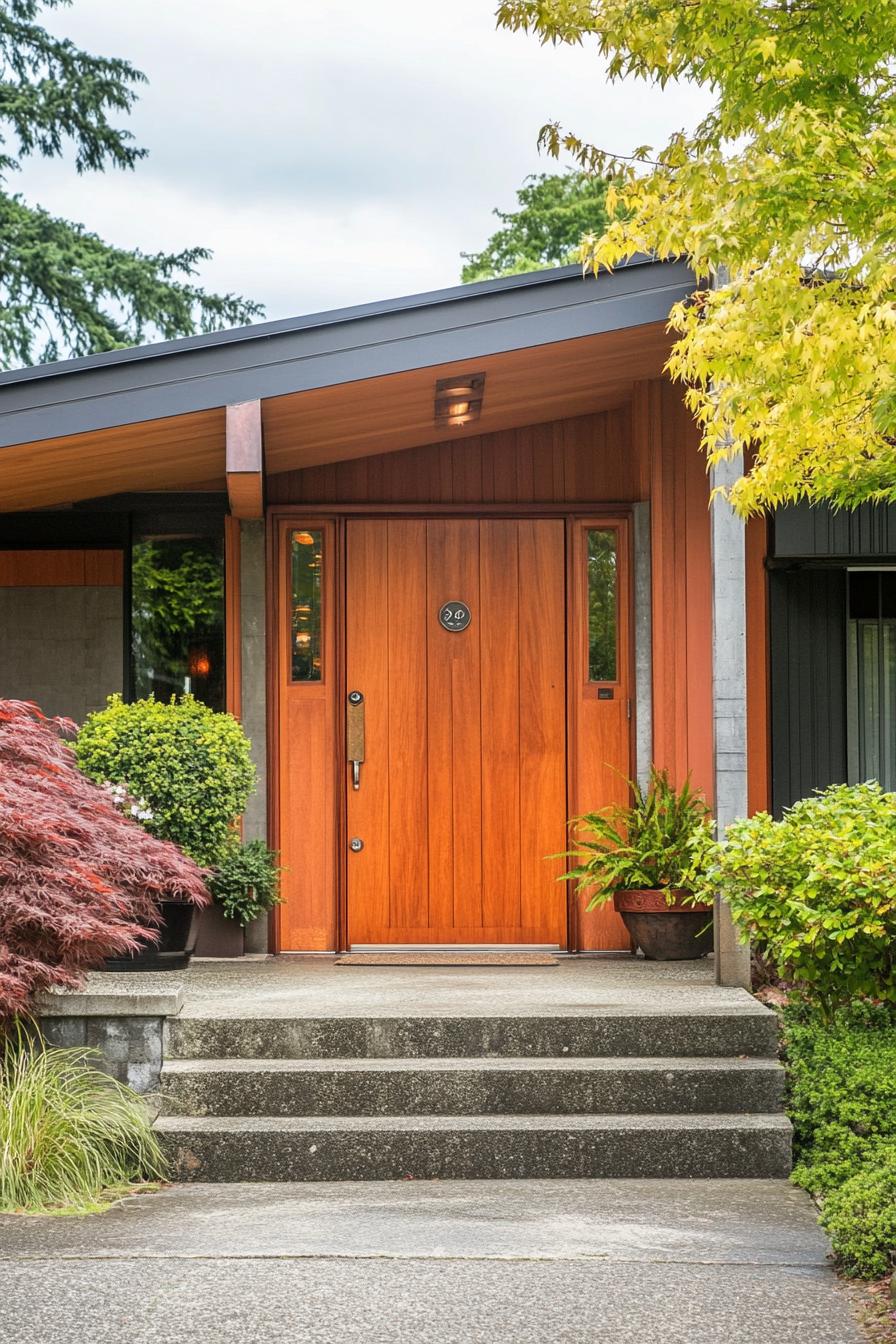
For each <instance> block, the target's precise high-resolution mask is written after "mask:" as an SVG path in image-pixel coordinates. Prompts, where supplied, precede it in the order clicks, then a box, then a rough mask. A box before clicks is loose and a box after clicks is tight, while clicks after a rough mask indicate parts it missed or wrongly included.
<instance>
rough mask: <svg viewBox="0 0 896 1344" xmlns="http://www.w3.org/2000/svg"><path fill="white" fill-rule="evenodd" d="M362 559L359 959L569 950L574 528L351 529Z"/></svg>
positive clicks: (357, 594)
mask: <svg viewBox="0 0 896 1344" xmlns="http://www.w3.org/2000/svg"><path fill="white" fill-rule="evenodd" d="M346 545H347V567H346V584H347V589H346V678H347V679H346V691H347V693H351V692H352V691H358V692H360V693H361V694H362V695H363V697H364V700H363V705H364V716H365V724H364V727H365V743H364V762H363V764H362V765H361V768H360V778H359V787H358V788H357V789H355V788H354V787H353V780H352V768H351V766H350V764H349V763H348V762H347V763H346V771H347V773H348V775H349V779H348V815H347V823H348V824H347V839H348V841H349V845H350V848H349V854H348V860H347V869H348V925H349V927H348V934H349V941H350V943H351V944H353V945H355V946H357V945H359V944H386V943H391V944H415V943H421V944H433V943H435V944H439V943H441V944H477V943H478V944H514V943H516V944H548V945H557V946H561V947H562V946H565V945H566V889H565V885H564V884H563V883H562V882H558V881H557V878H558V876H559V874H560V873H562V871H563V860H562V859H551V858H548V857H547V856H549V855H552V854H557V853H558V852H560V851H562V850H563V849H564V848H565V847H566V817H567V742H566V734H567V729H566V718H567V715H566V593H565V538H564V526H563V522H562V521H561V520H559V519H533V520H525V519H469V520H467V519H463V520H459V519H429V520H426V519H423V520H417V519H407V520H405V519H401V520H391V519H389V520H384V519H372V520H353V521H350V522H349V523H348V524H347V538H346ZM448 603H451V604H455V606H460V604H464V605H465V606H466V607H467V608H468V609H469V623H468V624H466V625H465V627H464V628H463V629H457V630H454V629H446V628H445V627H444V625H443V624H442V623H441V622H440V619H439V613H440V610H441V609H442V608H443V606H444V605H445V604H448ZM353 840H354V841H355V844H356V846H357V842H360V844H361V846H362V847H361V848H357V847H356V848H351V842H352V841H353Z"/></svg>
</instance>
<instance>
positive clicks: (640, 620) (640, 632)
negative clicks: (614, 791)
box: [632, 503, 653, 789]
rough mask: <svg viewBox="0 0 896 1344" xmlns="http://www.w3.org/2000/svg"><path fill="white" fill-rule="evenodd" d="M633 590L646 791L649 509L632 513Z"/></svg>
mask: <svg viewBox="0 0 896 1344" xmlns="http://www.w3.org/2000/svg"><path fill="white" fill-rule="evenodd" d="M632 531H633V538H632V550H633V552H634V565H633V569H634V588H635V778H636V779H637V781H638V783H639V784H640V785H641V788H642V789H643V788H646V787H647V783H648V781H649V779H650V767H651V765H652V764H653V620H652V616H651V574H650V505H649V504H648V503H640V504H635V506H634V508H633V509H632Z"/></svg>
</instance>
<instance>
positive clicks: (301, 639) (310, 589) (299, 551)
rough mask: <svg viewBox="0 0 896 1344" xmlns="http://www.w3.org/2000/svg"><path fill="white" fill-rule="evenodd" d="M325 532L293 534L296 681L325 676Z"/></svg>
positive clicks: (293, 669)
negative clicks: (322, 585) (322, 587)
mask: <svg viewBox="0 0 896 1344" xmlns="http://www.w3.org/2000/svg"><path fill="white" fill-rule="evenodd" d="M323 536H324V534H323V532H319V531H317V532H314V531H306V530H304V529H299V530H298V531H296V532H293V534H292V543H291V550H290V574H291V582H292V595H291V607H290V610H291V618H290V619H291V629H290V648H291V650H292V666H291V676H292V680H293V681H320V680H321V675H322V673H321V631H322V625H321V595H322V594H321V565H322V559H323Z"/></svg>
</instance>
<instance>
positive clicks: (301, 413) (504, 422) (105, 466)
mask: <svg viewBox="0 0 896 1344" xmlns="http://www.w3.org/2000/svg"><path fill="white" fill-rule="evenodd" d="M669 347H670V336H669V334H668V332H667V330H666V327H665V323H663V322H653V323H647V324H643V325H639V326H636V327H627V328H623V329H622V330H616V331H609V332H601V333H599V334H597V335H589V336H582V337H578V338H575V339H572V340H565V341H556V342H553V343H551V344H547V345H536V346H530V347H526V348H524V349H519V350H513V351H509V352H505V353H500V354H492V355H487V356H484V357H479V358H477V357H475V356H474V357H472V358H470V359H466V360H465V361H464V362H463V363H462V364H459V363H457V362H454V363H451V364H438V365H430V366H428V367H424V368H416V369H411V370H408V371H403V372H400V373H393V374H388V375H384V376H381V377H377V378H365V379H359V380H356V381H352V382H344V383H339V384H335V385H331V386H328V387H319V388H312V389H310V390H308V391H302V392H293V393H289V394H287V395H283V396H277V397H269V398H267V399H263V400H262V424H263V433H264V453H265V470H266V472H267V473H268V474H272V473H274V472H281V471H291V470H296V469H298V468H301V467H306V466H309V467H310V466H320V465H321V464H323V463H328V462H339V461H345V460H347V459H349V458H357V457H367V456H370V455H373V454H377V453H383V452H392V451H400V450H402V449H406V448H414V447H418V446H420V445H422V444H425V443H433V442H437V441H440V440H443V439H445V438H448V437H449V436H450V437H451V438H455V437H456V438H467V437H469V436H471V435H478V434H487V433H490V432H492V431H495V430H501V429H515V428H519V427H521V426H523V425H527V424H537V423H540V422H544V421H546V420H554V419H565V418H568V417H570V416H576V415H584V414H588V413H589V412H592V411H599V410H604V409H607V408H608V407H611V406H616V405H620V404H622V403H623V402H624V401H626V400H627V399H628V397H629V396H630V395H631V389H632V385H633V383H635V382H636V381H639V380H641V379H645V378H656V377H659V376H660V375H661V373H662V370H663V366H664V364H665V361H666V359H667V357H668V353H669ZM465 373H485V375H486V380H485V398H484V401H483V406H482V413H481V415H480V417H479V418H478V419H477V420H475V421H472V422H470V423H469V424H467V425H463V426H458V427H452V428H451V429H446V428H445V427H444V426H437V425H436V423H435V420H434V391H435V383H436V380H437V379H439V378H446V377H452V376H457V375H459V374H465ZM202 488H208V489H220V490H223V489H224V488H225V407H224V406H221V407H218V408H214V409H211V410H203V411H194V412H190V413H187V414H184V415H177V416H170V417H165V418H161V419H155V420H148V421H146V420H145V421H140V422H138V423H134V424H128V425H122V426H114V427H111V428H107V429H98V430H92V431H89V432H86V433H82V434H73V435H67V436H64V437H57V438H52V439H41V440H37V441H35V442H31V443H27V444H12V445H10V446H9V447H5V448H0V512H12V511H15V510H22V509H42V508H52V507H58V506H60V505H65V504H70V503H76V502H78V501H81V500H86V499H96V498H99V497H102V496H105V495H113V494H121V493H129V492H144V491H155V490H160V491H183V490H190V489H202Z"/></svg>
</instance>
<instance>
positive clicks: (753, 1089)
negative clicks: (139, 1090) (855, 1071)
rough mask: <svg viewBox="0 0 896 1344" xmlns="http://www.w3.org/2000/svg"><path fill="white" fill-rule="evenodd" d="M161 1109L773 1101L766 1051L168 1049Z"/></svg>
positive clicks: (223, 1111)
mask: <svg viewBox="0 0 896 1344" xmlns="http://www.w3.org/2000/svg"><path fill="white" fill-rule="evenodd" d="M161 1081H162V1091H163V1094H164V1099H165V1113H166V1114H167V1115H219V1116H220V1115H551V1114H560V1115H573V1114H575V1113H576V1112H581V1113H582V1114H590V1115H614V1114H624V1113H629V1114H631V1113H635V1114H640V1115H651V1114H652V1115H664V1114H669V1115H676V1114H683V1113H687V1112H691V1113H696V1114H704V1115H706V1114H712V1113H714V1112H720V1113H721V1112H740V1113H742V1114H744V1113H755V1114H763V1113H765V1114H768V1113H773V1112H776V1111H780V1109H781V1100H782V1095H783V1090H784V1070H783V1068H782V1067H781V1065H780V1064H779V1063H778V1061H777V1060H775V1059H668V1058H666V1059H638V1058H635V1057H632V1058H629V1059H625V1060H619V1059H613V1058H606V1057H605V1058H602V1059H581V1058H569V1057H566V1058H562V1059H537V1058H531V1057H529V1058H516V1059H514V1058H506V1057H505V1058H500V1059H410V1060H408V1059H347V1060H346V1059H340V1060H316V1059H186V1060H181V1059H173V1060H169V1061H168V1063H167V1064H166V1065H165V1067H164V1069H163V1070H162V1080H161Z"/></svg>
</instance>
